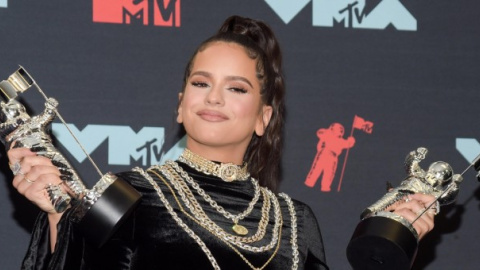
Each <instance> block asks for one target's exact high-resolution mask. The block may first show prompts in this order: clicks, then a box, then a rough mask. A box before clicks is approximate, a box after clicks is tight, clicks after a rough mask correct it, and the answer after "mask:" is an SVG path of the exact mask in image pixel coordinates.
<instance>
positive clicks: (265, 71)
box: [183, 16, 285, 191]
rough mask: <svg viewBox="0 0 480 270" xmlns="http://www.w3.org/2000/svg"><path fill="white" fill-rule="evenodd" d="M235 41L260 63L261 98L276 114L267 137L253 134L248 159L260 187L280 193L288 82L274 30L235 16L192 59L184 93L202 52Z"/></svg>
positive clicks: (248, 148)
mask: <svg viewBox="0 0 480 270" xmlns="http://www.w3.org/2000/svg"><path fill="white" fill-rule="evenodd" d="M217 41H222V42H233V43H236V44H239V45H241V46H243V47H244V48H245V49H246V51H247V53H248V55H249V57H250V58H252V59H255V60H256V61H257V78H258V79H259V81H260V82H261V85H262V89H261V90H260V95H261V97H262V102H263V104H264V105H268V106H272V108H273V110H272V111H273V112H272V117H271V119H270V122H269V124H268V125H267V127H266V128H265V133H264V134H263V136H257V135H256V134H255V133H254V134H253V135H252V139H251V141H250V144H249V145H248V147H247V151H246V153H245V156H244V161H246V162H248V169H249V171H250V174H251V175H252V176H253V177H254V178H256V179H258V180H259V182H260V185H262V186H265V187H268V188H270V189H271V190H273V191H276V189H277V187H278V184H279V182H280V163H281V154H282V149H283V125H284V118H285V102H284V96H285V83H284V78H283V73H282V54H281V51H280V46H279V43H278V41H277V39H276V38H275V35H274V33H273V31H272V30H271V29H270V27H269V26H268V25H266V24H265V23H263V22H261V21H258V20H254V19H249V18H244V17H240V16H231V17H229V18H228V19H227V20H225V22H224V23H223V24H222V26H221V27H220V29H219V30H218V32H217V33H216V34H215V35H213V36H212V37H210V38H209V39H207V40H205V41H204V42H202V43H201V44H200V46H199V47H198V48H197V50H196V51H195V53H194V54H193V56H192V57H191V58H190V61H189V62H188V65H187V67H186V69H185V74H184V80H183V90H185V86H186V83H187V80H188V77H189V76H190V72H191V68H192V65H193V61H194V58H195V56H196V55H197V53H198V52H200V51H202V50H203V49H204V48H205V47H206V46H207V45H208V44H210V43H212V42H217Z"/></svg>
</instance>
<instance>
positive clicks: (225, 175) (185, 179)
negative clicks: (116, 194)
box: [134, 149, 299, 269]
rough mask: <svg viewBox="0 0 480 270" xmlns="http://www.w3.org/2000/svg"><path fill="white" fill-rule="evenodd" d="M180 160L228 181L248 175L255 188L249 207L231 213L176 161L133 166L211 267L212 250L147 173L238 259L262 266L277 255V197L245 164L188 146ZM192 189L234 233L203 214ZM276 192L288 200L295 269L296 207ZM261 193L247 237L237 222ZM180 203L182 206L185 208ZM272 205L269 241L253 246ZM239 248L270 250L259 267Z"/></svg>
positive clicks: (279, 222) (279, 216)
mask: <svg viewBox="0 0 480 270" xmlns="http://www.w3.org/2000/svg"><path fill="white" fill-rule="evenodd" d="M179 161H181V162H182V163H185V164H187V165H188V166H190V167H192V168H193V169H195V170H197V171H200V172H203V173H205V174H208V175H213V176H216V177H219V178H220V179H222V180H224V181H227V182H232V181H237V180H242V181H244V180H247V179H248V178H250V181H251V182H252V185H253V187H254V195H253V198H252V200H251V201H250V202H249V204H248V207H247V208H246V209H245V210H244V211H243V212H241V213H239V214H232V213H230V212H228V211H226V210H225V209H224V208H223V207H222V206H220V205H218V203H217V202H216V201H215V200H214V199H213V198H212V197H211V196H210V195H208V194H207V192H206V191H205V190H203V189H202V188H201V187H200V186H199V185H198V183H197V182H195V180H193V178H192V177H191V176H190V175H189V174H188V173H187V172H186V171H184V170H183V169H182V168H181V167H180V166H179V165H178V163H176V162H173V161H167V162H166V163H165V165H162V166H152V167H151V168H149V169H148V170H147V172H148V173H147V172H144V171H143V170H141V169H139V168H135V169H134V170H135V171H137V172H139V173H141V174H142V175H143V176H144V177H145V179H147V180H148V181H149V182H150V184H151V185H152V186H153V187H154V189H155V190H156V191H157V194H158V196H159V197H160V200H161V201H162V202H163V204H164V205H165V207H166V209H167V211H168V212H169V213H170V215H171V216H172V218H173V219H174V221H175V222H176V223H177V224H178V225H179V226H180V227H181V228H182V229H183V230H184V231H185V232H187V234H188V235H189V236H190V237H192V238H193V239H194V240H195V241H196V242H197V244H198V245H199V246H200V247H201V249H202V251H203V252H204V253H205V254H206V256H207V258H208V259H209V260H210V262H211V264H212V266H213V268H214V269H220V267H219V266H218V263H217V262H216V260H215V257H213V255H212V253H211V251H210V250H209V249H208V247H207V246H206V245H205V243H204V242H203V241H202V239H201V238H200V237H198V235H197V234H196V233H195V232H194V231H193V230H192V229H191V228H190V227H188V225H186V224H185V222H184V221H183V220H182V219H181V218H180V217H178V214H177V213H175V211H174V210H173V207H172V206H171V205H170V203H169V201H168V200H167V199H166V197H165V196H164V195H163V192H162V190H161V189H160V187H159V186H158V184H157V183H156V182H155V181H154V180H153V178H152V177H151V175H150V173H151V174H153V175H156V177H157V178H158V179H160V180H161V181H162V182H163V183H164V184H165V186H166V187H168V189H169V190H170V192H171V193H172V195H173V197H174V199H175V201H176V203H177V205H178V207H179V209H180V211H181V212H182V213H183V214H184V215H185V216H187V217H188V218H189V219H191V220H193V221H194V222H195V223H197V224H198V225H199V226H201V227H203V228H204V229H206V230H207V231H209V232H210V233H211V234H212V235H213V236H215V237H217V238H218V239H220V240H221V241H222V242H224V243H225V244H226V245H227V246H228V247H230V248H231V249H232V250H233V251H234V252H235V253H236V254H238V255H239V256H240V258H241V259H242V260H243V261H244V262H245V263H246V264H247V265H248V266H249V267H250V268H252V269H263V268H265V267H266V266H267V265H268V263H270V261H271V260H272V259H273V258H274V257H275V255H276V254H277V251H278V249H279V247H280V242H281V235H282V225H283V218H282V212H281V209H280V204H279V201H278V198H277V197H276V196H275V194H273V192H271V191H270V190H268V189H266V188H264V187H260V186H259V184H258V181H257V180H255V179H254V178H251V177H249V176H250V175H249V173H248V171H247V166H246V164H244V165H243V166H238V165H235V164H231V163H227V164H223V163H215V162H212V161H209V160H207V159H204V158H203V157H201V156H199V155H196V154H194V153H193V152H191V151H189V150H188V149H186V150H185V152H184V153H183V154H182V156H181V157H180V158H179ZM225 168H228V169H225ZM194 192H195V193H196V194H198V196H199V197H201V198H202V199H203V200H204V201H205V202H207V203H208V204H209V205H210V206H211V208H213V209H214V210H215V211H216V212H218V213H219V214H221V215H222V216H223V217H225V218H226V219H229V220H231V221H232V222H233V224H234V225H233V227H232V230H233V232H234V233H235V234H231V233H228V232H227V231H225V230H224V229H223V228H221V227H220V226H219V225H218V224H216V223H215V222H214V221H213V220H212V219H211V218H210V217H209V216H208V215H207V214H206V212H205V210H204V209H203V207H202V206H201V205H200V203H199V202H198V201H197V198H196V197H195V195H194ZM177 194H178V196H177ZM278 195H279V196H280V197H282V198H283V199H284V200H285V201H286V202H287V206H288V210H289V214H290V216H291V233H290V235H291V240H290V241H289V242H290V243H291V245H292V269H297V267H298V262H299V258H298V256H299V253H298V245H297V224H296V223H297V222H296V213H295V208H294V206H293V202H292V201H291V199H290V198H289V197H288V196H287V195H285V194H283V193H280V194H278ZM260 196H262V198H263V200H262V201H263V204H262V207H261V218H260V220H259V223H258V228H257V230H256V232H255V233H254V234H252V235H250V236H247V235H248V233H249V232H248V230H247V229H246V228H245V227H244V226H242V225H239V224H238V223H239V222H240V221H241V220H243V219H244V218H245V217H247V216H248V215H249V214H250V213H251V212H252V211H253V209H254V207H255V205H256V204H257V203H258V202H259V198H260ZM183 206H185V207H186V209H185V208H184V207H183ZM272 206H273V214H274V218H273V220H274V221H273V228H272V230H271V240H270V241H269V243H268V244H265V245H263V246H258V245H252V244H253V243H256V242H259V241H261V240H263V239H264V238H265V235H266V231H267V227H268V224H269V221H270V212H271V208H272ZM187 209H188V210H187ZM239 249H242V250H248V251H251V252H255V253H260V252H266V251H270V250H272V249H273V252H272V254H271V256H270V257H269V259H268V260H267V261H266V262H265V263H264V264H263V265H262V266H261V267H255V266H253V265H252V264H251V263H250V261H249V260H248V259H247V258H246V257H245V256H244V255H243V254H242V253H241V252H240V250H239Z"/></svg>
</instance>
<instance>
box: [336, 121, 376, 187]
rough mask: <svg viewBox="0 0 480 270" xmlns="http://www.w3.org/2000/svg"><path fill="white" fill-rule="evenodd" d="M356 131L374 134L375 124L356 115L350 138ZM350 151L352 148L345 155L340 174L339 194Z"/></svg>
mask: <svg viewBox="0 0 480 270" xmlns="http://www.w3.org/2000/svg"><path fill="white" fill-rule="evenodd" d="M355 129H360V130H362V131H363V132H365V133H367V134H372V131H373V122H370V121H365V119H363V118H362V117H360V116H358V115H355V117H354V118H353V124H352V132H350V137H352V136H353V131H354V130H355ZM349 151H350V148H348V149H347V152H346V153H345V159H344V161H343V167H342V173H341V174H340V180H339V182H338V187H337V192H339V191H340V188H341V186H342V180H343V173H344V172H345V166H346V165H347V159H348V152H349Z"/></svg>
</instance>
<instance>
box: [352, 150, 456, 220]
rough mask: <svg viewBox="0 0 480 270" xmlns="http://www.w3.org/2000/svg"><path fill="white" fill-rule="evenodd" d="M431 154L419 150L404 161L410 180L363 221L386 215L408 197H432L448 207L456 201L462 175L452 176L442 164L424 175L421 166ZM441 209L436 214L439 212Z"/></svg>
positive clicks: (445, 165)
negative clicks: (384, 213) (372, 216)
mask: <svg viewBox="0 0 480 270" xmlns="http://www.w3.org/2000/svg"><path fill="white" fill-rule="evenodd" d="M427 152H428V150H427V149H426V148H423V147H419V148H418V149H417V150H416V151H412V152H410V153H409V154H408V155H407V157H406V158H405V170H406V171H407V173H408V176H407V178H406V179H405V180H403V181H402V183H401V184H400V186H398V187H396V188H393V189H391V190H390V191H389V192H388V193H387V194H385V196H383V197H382V198H381V199H380V200H378V201H377V202H376V203H374V204H372V205H371V206H370V207H368V208H367V209H365V211H364V212H363V213H362V215H361V218H366V217H368V216H370V215H372V214H374V213H378V212H381V211H386V209H387V208H388V207H389V206H391V205H392V204H395V203H396V202H399V201H401V200H405V199H406V198H407V195H409V194H413V193H425V194H431V195H433V196H435V197H436V198H437V199H438V202H439V204H440V205H447V204H450V203H452V202H453V201H455V199H456V197H457V195H458V191H459V188H458V186H459V184H460V182H462V180H463V177H462V176H461V175H460V174H453V169H452V167H451V166H450V165H449V164H448V163H446V162H443V161H436V162H434V163H432V164H431V165H430V166H429V168H428V170H427V171H424V170H423V169H422V168H421V167H420V165H419V163H420V161H422V160H423V159H425V156H426V154H427ZM438 207H439V206H438V205H437V206H436V211H437V212H438V211H439V209H438Z"/></svg>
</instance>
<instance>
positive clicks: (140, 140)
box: [52, 123, 185, 166]
mask: <svg viewBox="0 0 480 270" xmlns="http://www.w3.org/2000/svg"><path fill="white" fill-rule="evenodd" d="M67 126H68V128H70V130H72V132H73V134H75V136H76V137H77V138H78V140H79V141H80V142H81V144H82V146H83V148H84V149H85V151H86V152H87V153H88V154H89V155H90V154H92V153H93V151H95V149H97V148H98V147H99V146H100V145H101V144H102V143H104V142H105V141H106V140H108V164H110V165H130V160H131V158H133V159H134V160H140V159H141V161H142V165H143V166H148V165H153V164H160V163H163V162H164V161H165V160H166V159H176V158H177V157H178V156H179V155H180V153H181V152H182V151H183V149H184V147H185V138H184V139H182V140H180V141H179V142H178V143H177V144H176V145H175V146H174V147H173V148H172V149H170V150H169V151H168V152H167V153H165V152H164V151H162V146H163V143H164V140H165V129H164V128H163V127H143V128H142V129H141V130H140V131H139V132H138V133H136V132H135V131H134V130H133V129H132V128H131V127H129V126H114V125H87V126H86V127H85V128H84V129H82V130H79V129H78V128H77V127H76V126H75V125H73V124H67ZM52 131H53V134H54V136H55V138H56V139H57V140H58V141H59V142H60V143H61V144H62V145H63V146H64V147H65V148H66V149H67V150H68V151H69V152H70V154H71V155H72V156H73V157H74V158H75V159H76V160H77V161H78V162H79V163H82V162H83V161H84V160H85V159H86V158H87V157H86V156H85V154H84V153H83V151H82V149H81V148H80V146H79V145H78V144H77V142H76V141H75V139H74V138H73V137H72V135H71V134H70V132H69V131H68V129H67V128H66V127H65V126H64V125H63V124H59V123H53V124H52Z"/></svg>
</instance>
